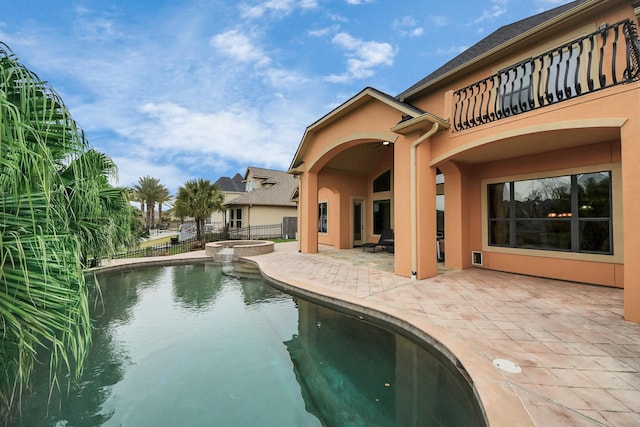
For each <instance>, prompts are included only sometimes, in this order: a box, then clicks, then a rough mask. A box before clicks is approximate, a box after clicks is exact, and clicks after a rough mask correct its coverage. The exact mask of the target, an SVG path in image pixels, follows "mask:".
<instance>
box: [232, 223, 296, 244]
mask: <svg viewBox="0 0 640 427" xmlns="http://www.w3.org/2000/svg"><path fill="white" fill-rule="evenodd" d="M282 230H283V229H282V224H272V225H254V226H250V227H242V228H233V229H230V230H229V231H228V232H227V236H228V238H229V239H233V240H235V239H239V240H242V239H248V240H255V239H282V238H284V233H283V231H282ZM291 237H292V236H291Z"/></svg>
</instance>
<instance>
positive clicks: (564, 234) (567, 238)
mask: <svg viewBox="0 0 640 427" xmlns="http://www.w3.org/2000/svg"><path fill="white" fill-rule="evenodd" d="M516 247H518V248H529V249H559V250H566V251H570V250H571V220H570V219H551V220H545V219H540V220H519V221H516Z"/></svg>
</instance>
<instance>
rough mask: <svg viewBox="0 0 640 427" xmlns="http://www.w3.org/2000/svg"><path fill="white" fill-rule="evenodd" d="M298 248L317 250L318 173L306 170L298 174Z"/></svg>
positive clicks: (308, 250)
mask: <svg viewBox="0 0 640 427" xmlns="http://www.w3.org/2000/svg"><path fill="white" fill-rule="evenodd" d="M300 195H301V200H300V215H301V218H304V221H303V222H302V224H301V225H300V236H299V239H300V250H301V251H302V252H303V253H307V254H315V253H317V252H318V175H317V174H316V173H313V172H306V173H303V174H302V175H300Z"/></svg>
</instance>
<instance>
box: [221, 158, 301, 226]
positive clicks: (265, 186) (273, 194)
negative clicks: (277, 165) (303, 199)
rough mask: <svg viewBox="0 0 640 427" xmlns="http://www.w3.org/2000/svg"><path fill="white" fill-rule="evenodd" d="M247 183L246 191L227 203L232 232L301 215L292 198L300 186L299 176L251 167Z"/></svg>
mask: <svg viewBox="0 0 640 427" xmlns="http://www.w3.org/2000/svg"><path fill="white" fill-rule="evenodd" d="M243 183H244V190H245V191H244V193H242V194H241V195H239V196H238V197H234V198H233V199H230V200H229V201H227V202H225V215H226V224H227V225H228V227H229V231H231V232H233V231H234V230H239V229H246V228H247V227H259V226H268V225H275V224H282V223H283V222H284V221H286V220H284V219H283V218H288V219H289V221H291V218H297V216H298V209H297V204H296V203H295V201H293V200H292V197H293V195H294V193H295V191H296V188H297V186H298V181H297V179H296V178H295V176H293V175H291V174H288V173H287V172H284V171H277V170H272V169H263V168H257V167H253V166H249V167H248V168H247V171H246V173H245V175H244V178H243ZM293 222H294V223H295V222H296V221H295V220H293ZM294 229H295V225H294Z"/></svg>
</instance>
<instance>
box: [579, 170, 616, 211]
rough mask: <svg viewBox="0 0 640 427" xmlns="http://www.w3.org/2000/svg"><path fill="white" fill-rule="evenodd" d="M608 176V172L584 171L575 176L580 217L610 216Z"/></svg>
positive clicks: (609, 182) (609, 183) (609, 180)
mask: <svg viewBox="0 0 640 427" xmlns="http://www.w3.org/2000/svg"><path fill="white" fill-rule="evenodd" d="M610 176H611V174H610V172H596V173H585V174H581V175H578V176H577V181H578V214H579V216H580V218H609V217H610V216H611V177H610Z"/></svg>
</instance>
